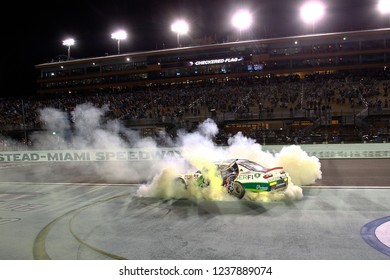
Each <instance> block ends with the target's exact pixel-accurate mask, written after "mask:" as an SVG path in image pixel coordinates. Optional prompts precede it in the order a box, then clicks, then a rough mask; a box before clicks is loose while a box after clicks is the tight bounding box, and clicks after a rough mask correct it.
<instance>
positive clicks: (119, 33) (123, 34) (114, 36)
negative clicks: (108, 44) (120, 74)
mask: <svg viewBox="0 0 390 280" xmlns="http://www.w3.org/2000/svg"><path fill="white" fill-rule="evenodd" d="M111 38H112V39H114V40H117V41H118V54H120V53H121V40H125V39H126V38H127V33H126V31H124V30H119V31H116V32H114V33H112V34H111Z"/></svg>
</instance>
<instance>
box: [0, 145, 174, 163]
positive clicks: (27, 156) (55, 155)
mask: <svg viewBox="0 0 390 280" xmlns="http://www.w3.org/2000/svg"><path fill="white" fill-rule="evenodd" d="M172 157H173V158H180V157H181V151H180V150H179V149H177V148H160V149H126V150H58V151H56V150H52V151H12V152H11V151H10V152H0V162H17V161H32V162H45V161H53V162H57V161H140V160H159V159H164V158H172Z"/></svg>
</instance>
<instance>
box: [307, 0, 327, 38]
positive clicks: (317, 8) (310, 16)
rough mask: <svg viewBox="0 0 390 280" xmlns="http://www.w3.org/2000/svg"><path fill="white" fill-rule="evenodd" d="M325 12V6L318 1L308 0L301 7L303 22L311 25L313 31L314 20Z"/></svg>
mask: <svg viewBox="0 0 390 280" xmlns="http://www.w3.org/2000/svg"><path fill="white" fill-rule="evenodd" d="M324 14H325V6H324V4H322V2H319V1H309V2H306V3H305V4H303V6H302V7H301V18H302V20H303V21H304V22H306V23H310V24H311V25H312V31H313V33H314V31H315V24H316V22H317V21H318V20H319V19H321V18H322V17H323V16H324Z"/></svg>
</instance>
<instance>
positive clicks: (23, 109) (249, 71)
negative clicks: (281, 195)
mask: <svg viewBox="0 0 390 280" xmlns="http://www.w3.org/2000/svg"><path fill="white" fill-rule="evenodd" d="M389 63H390V29H376V30H363V31H354V32H341V33H330V34H313V35H307V36H294V37H285V38H273V39H261V40H251V41H239V42H228V43H222V44H210V45H202V46H189V47H183V48H175V49H163V50H155V51H147V52H135V53H125V54H118V55H111V56H104V57H94V58H85V59H72V60H62V61H52V62H49V63H43V64H39V65H36V69H37V70H39V73H40V75H39V77H38V79H37V83H38V85H39V88H38V90H37V93H38V95H37V96H36V97H30V98H26V99H24V100H23V102H21V100H13V99H12V100H4V101H3V102H2V104H1V105H0V107H1V108H0V109H1V112H2V113H1V114H2V115H1V116H0V127H1V131H2V133H3V134H8V135H9V134H11V132H12V133H14V134H15V135H17V131H19V132H20V133H19V135H21V133H22V132H23V133H24V135H26V134H28V131H34V130H37V129H41V128H42V127H43V124H42V123H41V120H39V116H38V113H37V110H38V109H39V108H43V107H45V106H53V105H54V107H56V108H58V109H62V110H65V111H70V110H72V108H74V107H75V106H76V105H77V104H80V103H83V102H90V103H92V104H94V105H95V106H103V105H104V104H109V111H108V114H107V117H108V118H116V119H120V120H121V121H122V122H123V123H124V124H125V125H126V126H127V127H130V128H135V129H138V130H140V131H142V133H143V134H144V135H158V133H159V132H161V131H166V132H169V133H175V131H176V130H177V129H187V130H191V129H193V128H194V127H196V125H197V124H198V123H199V122H201V121H203V120H205V119H206V118H213V119H214V120H215V121H216V122H217V124H218V125H219V127H220V134H219V135H218V138H217V139H216V141H217V142H218V143H220V144H225V143H226V139H227V137H228V136H229V135H231V134H234V133H236V132H238V131H242V132H243V133H244V134H245V135H248V136H250V137H252V138H254V139H256V140H257V141H258V142H259V143H262V144H275V143H300V144H303V143H313V142H315V143H322V142H328V143H332V142H341V141H343V142H361V141H389V137H388V133H389V117H390V110H389V108H388V91H389V89H390V81H389V80H390V79H389V73H388V72H389V71H388V70H389V69H388V68H387V67H388V65H389ZM26 131H27V133H26ZM23 133H22V134H23Z"/></svg>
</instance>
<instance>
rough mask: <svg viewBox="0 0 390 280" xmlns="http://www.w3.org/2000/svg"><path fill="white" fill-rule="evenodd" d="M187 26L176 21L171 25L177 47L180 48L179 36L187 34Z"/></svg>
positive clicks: (184, 22)
mask: <svg viewBox="0 0 390 280" xmlns="http://www.w3.org/2000/svg"><path fill="white" fill-rule="evenodd" d="M189 29H190V28H189V25H188V23H187V22H186V21H185V20H182V19H180V20H177V21H175V22H174V23H173V24H172V25H171V30H172V31H173V32H175V33H176V34H177V46H178V47H180V35H184V34H187V33H188V31H189Z"/></svg>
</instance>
